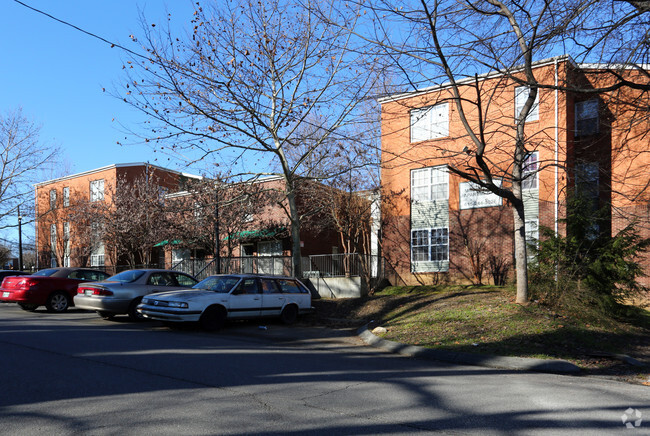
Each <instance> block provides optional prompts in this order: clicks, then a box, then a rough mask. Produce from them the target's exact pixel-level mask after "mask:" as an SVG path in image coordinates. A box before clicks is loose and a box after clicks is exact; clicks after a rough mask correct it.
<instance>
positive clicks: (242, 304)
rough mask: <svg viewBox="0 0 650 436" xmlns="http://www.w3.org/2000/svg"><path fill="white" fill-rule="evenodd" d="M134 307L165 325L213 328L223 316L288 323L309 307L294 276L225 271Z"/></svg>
mask: <svg viewBox="0 0 650 436" xmlns="http://www.w3.org/2000/svg"><path fill="white" fill-rule="evenodd" d="M137 310H138V312H139V313H141V314H142V315H143V316H144V317H145V318H149V319H155V320H159V321H163V322H165V323H166V324H169V323H178V322H198V323H199V324H200V326H201V328H203V329H204V330H208V331H213V330H217V329H219V328H220V327H221V326H223V324H224V323H225V321H226V319H228V320H230V319H245V318H257V317H280V319H281V320H282V321H283V322H284V323H285V324H291V323H293V322H295V321H296V319H297V318H298V315H301V314H304V313H309V312H311V311H312V310H313V308H312V307H311V293H310V292H309V289H307V287H306V286H305V285H304V284H303V283H302V282H300V280H298V279H296V278H293V277H283V276H282V277H281V276H263V275H254V274H229V275H217V276H211V277H208V278H207V279H205V280H202V281H200V282H199V283H197V284H196V285H194V286H193V287H192V289H185V290H179V291H170V292H161V293H158V294H152V295H149V296H145V297H144V298H143V299H142V303H141V304H140V305H138V308H137Z"/></svg>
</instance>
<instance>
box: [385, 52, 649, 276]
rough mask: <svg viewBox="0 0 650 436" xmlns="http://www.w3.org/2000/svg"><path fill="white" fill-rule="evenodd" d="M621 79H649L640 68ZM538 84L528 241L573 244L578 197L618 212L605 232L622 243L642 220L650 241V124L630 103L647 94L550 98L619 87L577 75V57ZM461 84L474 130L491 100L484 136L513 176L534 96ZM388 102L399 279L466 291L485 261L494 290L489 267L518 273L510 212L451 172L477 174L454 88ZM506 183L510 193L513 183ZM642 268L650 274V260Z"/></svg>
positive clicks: (388, 208) (388, 167)
mask: <svg viewBox="0 0 650 436" xmlns="http://www.w3.org/2000/svg"><path fill="white" fill-rule="evenodd" d="M622 74H628V75H630V76H634V75H635V74H636V75H637V77H632V79H635V80H639V77H640V75H638V73H637V72H636V70H633V69H627V70H624V71H623V73H622ZM534 75H535V77H536V79H537V81H538V82H539V83H540V85H541V87H540V88H538V94H537V99H536V102H535V105H534V106H533V109H532V110H531V112H530V113H529V115H528V117H527V120H526V127H525V130H526V137H527V151H528V154H527V157H526V162H525V165H524V176H525V179H524V180H523V182H522V184H523V197H524V209H525V216H526V218H525V221H526V239H527V242H529V243H531V242H532V243H534V241H535V240H536V239H537V238H538V237H539V227H540V226H545V227H548V228H551V229H554V230H555V231H556V232H557V233H559V234H563V232H564V228H563V225H562V224H561V220H562V219H563V218H565V206H566V201H567V198H568V196H569V195H571V193H572V192H575V191H576V190H582V191H583V192H585V193H587V194H588V195H591V196H592V198H593V200H594V202H595V204H597V205H598V206H599V207H603V206H607V207H609V210H610V217H611V220H610V222H609V223H606V224H605V225H606V226H607V227H609V228H611V232H612V233H614V234H615V233H616V232H618V231H619V230H620V229H622V228H623V227H624V226H625V225H626V224H627V223H629V222H630V221H631V220H636V222H637V226H638V229H639V230H640V232H641V234H642V236H645V237H648V236H650V230H649V227H650V226H649V224H650V218H649V211H650V208H649V207H648V205H649V199H650V197H649V195H648V193H647V192H646V187H647V186H648V183H649V182H650V172H649V171H648V170H647V168H648V164H649V163H650V158H649V157H648V154H647V153H648V151H650V147H649V144H648V136H647V133H648V131H649V130H650V129H649V127H650V124H649V123H648V120H647V119H646V118H645V117H640V116H638V112H634V110H633V107H632V106H633V105H632V104H630V105H628V104H626V103H627V102H636V103H638V102H637V101H636V100H637V99H639V97H643V96H645V95H644V94H642V93H641V92H640V91H639V92H637V91H634V90H632V89H629V88H625V87H623V88H620V89H617V90H614V91H612V92H610V93H600V94H595V93H591V94H590V93H584V92H582V93H574V92H569V91H564V90H556V89H552V88H550V87H549V88H544V85H549V86H551V87H552V86H554V85H556V84H559V85H561V86H564V87H565V88H567V89H569V88H571V87H572V86H576V85H579V87H580V88H581V89H585V88H587V87H589V86H592V87H598V88H601V87H602V86H603V85H607V84H610V83H611V81H612V80H613V76H612V75H610V74H607V73H606V70H605V68H604V67H603V66H599V65H577V64H575V63H574V62H573V61H572V60H571V58H570V57H568V56H562V57H557V58H552V59H547V60H544V61H540V62H537V63H536V64H535V65H534ZM647 81H648V80H647V79H646V82H647ZM460 85H461V86H460V92H461V97H462V98H463V99H466V101H463V103H462V105H463V108H464V109H465V111H466V114H467V116H468V122H469V123H470V125H473V126H476V125H478V122H477V117H478V111H477V106H476V105H475V104H472V103H471V102H476V101H479V97H480V101H481V102H482V104H481V110H482V119H483V120H484V131H483V134H484V135H485V137H486V138H488V140H487V144H488V146H489V147H491V149H490V150H488V151H487V152H486V156H487V157H488V158H489V160H490V162H489V165H491V168H492V170H493V172H494V174H496V175H497V176H498V175H499V174H502V175H503V174H507V173H508V171H509V165H511V164H512V153H513V150H514V137H515V134H514V128H515V116H516V114H518V113H519V112H520V111H521V107H522V106H523V102H524V101H525V99H526V98H527V97H528V92H524V91H527V88H526V87H523V86H520V85H519V84H517V83H516V82H515V81H514V80H512V78H509V77H507V76H505V75H500V74H496V73H490V74H485V75H483V76H479V77H478V78H476V79H474V78H472V79H471V80H467V81H464V82H462V83H461V84H460ZM380 103H381V107H382V187H383V193H382V197H383V212H384V214H385V216H384V217H383V220H384V222H385V225H384V228H383V230H382V237H383V251H384V253H385V254H384V256H385V258H386V261H387V263H388V264H389V265H390V266H391V267H392V269H393V273H392V276H391V277H389V279H390V281H391V282H392V283H395V284H400V283H406V284H417V283H433V282H436V281H438V280H453V281H467V280H471V279H473V278H474V277H473V276H474V272H475V271H476V265H474V266H473V264H476V263H477V262H482V264H483V266H484V267H485V270H484V271H485V275H484V279H483V281H484V282H486V281H487V279H488V278H489V274H488V273H487V271H488V269H489V266H488V264H489V261H490V259H492V261H493V262H497V263H499V262H500V263H502V264H506V265H510V272H511V273H512V270H513V265H514V260H513V256H514V241H513V228H514V224H513V213H512V209H511V207H509V205H508V204H506V202H505V201H503V200H502V199H501V198H500V197H498V196H496V195H495V194H492V193H489V192H483V191H481V190H479V189H476V187H475V186H472V185H471V184H470V183H469V182H467V181H465V180H464V179H462V178H461V177H459V176H457V175H455V174H454V173H452V172H450V171H448V169H447V168H448V165H450V164H453V165H454V166H455V167H462V166H463V163H464V162H468V163H474V164H475V162H472V161H471V159H472V157H473V156H472V147H473V144H472V141H471V140H470V139H469V137H468V136H467V132H466V129H465V128H464V126H463V124H462V122H461V119H460V117H459V114H458V111H457V108H456V102H455V101H454V100H453V95H452V89H451V87H450V86H449V85H445V84H443V85H440V86H436V87H432V88H428V89H423V90H420V91H417V92H411V93H403V94H395V95H390V96H386V97H384V98H382V99H381V100H380ZM646 106H647V103H646ZM502 183H504V184H506V185H507V184H508V183H509V182H508V178H507V177H503V181H502ZM601 230H607V229H602V228H601ZM643 265H644V267H645V269H646V271H648V272H650V262H649V261H648V259H645V260H644V261H643ZM645 281H646V282H647V279H646V280H645Z"/></svg>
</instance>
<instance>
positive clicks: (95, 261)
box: [90, 221, 104, 267]
mask: <svg viewBox="0 0 650 436" xmlns="http://www.w3.org/2000/svg"><path fill="white" fill-rule="evenodd" d="M103 230H104V229H103V226H102V224H101V223H99V222H96V221H94V222H92V223H90V245H91V249H90V266H94V267H98V266H104V241H102V233H103Z"/></svg>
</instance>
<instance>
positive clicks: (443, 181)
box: [411, 166, 449, 202]
mask: <svg viewBox="0 0 650 436" xmlns="http://www.w3.org/2000/svg"><path fill="white" fill-rule="evenodd" d="M448 198H449V173H448V172H447V167H445V166H440V167H431V168H422V169H418V170H412V171H411V201H419V202H423V201H435V200H446V199H448Z"/></svg>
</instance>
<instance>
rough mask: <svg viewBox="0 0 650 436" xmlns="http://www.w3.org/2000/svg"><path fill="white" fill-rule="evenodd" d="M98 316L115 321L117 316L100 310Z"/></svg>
mask: <svg viewBox="0 0 650 436" xmlns="http://www.w3.org/2000/svg"><path fill="white" fill-rule="evenodd" d="M97 315H99V316H101V317H102V318H104V319H113V318H114V317H115V314H114V313H113V312H105V311H103V310H98V311H97Z"/></svg>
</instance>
